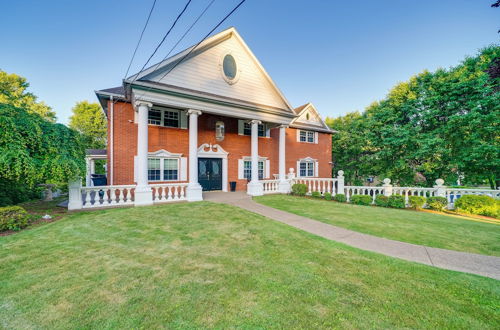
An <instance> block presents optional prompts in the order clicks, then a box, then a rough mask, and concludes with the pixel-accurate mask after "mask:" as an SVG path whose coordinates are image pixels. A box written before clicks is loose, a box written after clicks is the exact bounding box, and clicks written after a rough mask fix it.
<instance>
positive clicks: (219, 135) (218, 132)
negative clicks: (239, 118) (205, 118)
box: [215, 121, 225, 141]
mask: <svg viewBox="0 0 500 330" xmlns="http://www.w3.org/2000/svg"><path fill="white" fill-rule="evenodd" d="M224 134H225V132H224V122H222V121H218V122H216V123H215V139H216V140H217V141H222V140H224Z"/></svg>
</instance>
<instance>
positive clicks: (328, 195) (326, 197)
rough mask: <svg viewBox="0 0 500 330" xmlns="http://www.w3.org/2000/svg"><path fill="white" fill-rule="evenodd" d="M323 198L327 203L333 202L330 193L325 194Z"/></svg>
mask: <svg viewBox="0 0 500 330" xmlns="http://www.w3.org/2000/svg"><path fill="white" fill-rule="evenodd" d="M323 197H324V198H325V200H327V201H331V200H332V194H330V193H329V192H326V193H324V194H323Z"/></svg>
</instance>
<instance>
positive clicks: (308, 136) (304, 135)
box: [299, 130, 316, 143]
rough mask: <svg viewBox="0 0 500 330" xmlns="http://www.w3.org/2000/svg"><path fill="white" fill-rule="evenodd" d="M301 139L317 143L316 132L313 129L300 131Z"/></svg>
mask: <svg viewBox="0 0 500 330" xmlns="http://www.w3.org/2000/svg"><path fill="white" fill-rule="evenodd" d="M299 141H300V142H307V143H315V142H316V133H315V132H313V131H303V130H300V131H299Z"/></svg>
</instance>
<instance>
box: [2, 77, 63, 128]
mask: <svg viewBox="0 0 500 330" xmlns="http://www.w3.org/2000/svg"><path fill="white" fill-rule="evenodd" d="M28 87H29V83H28V82H27V81H26V78H24V77H21V76H18V75H17V74H15V73H10V74H9V73H7V72H5V71H2V70H0V103H5V104H10V105H13V106H15V107H19V108H23V109H25V110H26V111H28V112H31V113H36V114H38V115H40V116H42V117H43V118H45V119H47V120H49V121H51V122H55V121H56V113H55V112H54V111H53V110H52V109H51V108H50V107H49V106H48V105H46V104H45V103H44V102H37V97H36V96H35V95H33V94H32V93H30V92H27V89H28Z"/></svg>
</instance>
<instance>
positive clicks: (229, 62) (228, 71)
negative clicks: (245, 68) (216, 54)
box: [222, 54, 238, 81]
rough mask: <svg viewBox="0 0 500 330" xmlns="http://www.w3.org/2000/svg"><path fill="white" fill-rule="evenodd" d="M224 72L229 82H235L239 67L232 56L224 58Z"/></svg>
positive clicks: (228, 55)
mask: <svg viewBox="0 0 500 330" xmlns="http://www.w3.org/2000/svg"><path fill="white" fill-rule="evenodd" d="M222 70H223V71H224V76H225V77H226V78H227V80H229V81H233V80H234V79H235V78H236V75H237V73H238V67H237V65H236V61H235V59H234V57H233V55H231V54H227V55H226V56H224V59H223V61H222Z"/></svg>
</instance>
